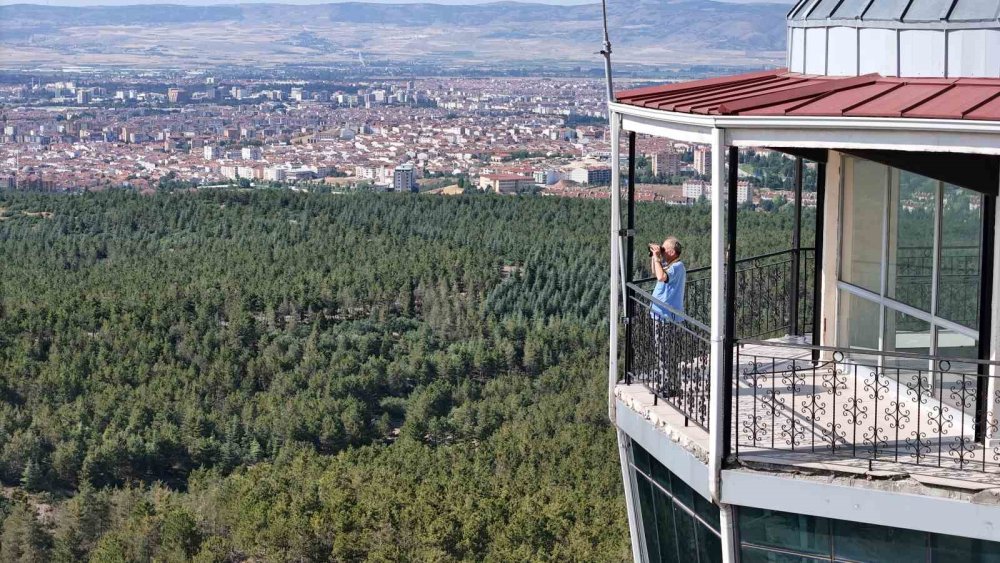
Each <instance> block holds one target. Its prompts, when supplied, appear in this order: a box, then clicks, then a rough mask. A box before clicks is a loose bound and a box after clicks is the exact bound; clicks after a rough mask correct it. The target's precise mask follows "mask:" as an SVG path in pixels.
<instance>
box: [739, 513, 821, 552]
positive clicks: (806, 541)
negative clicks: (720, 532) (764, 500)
mask: <svg viewBox="0 0 1000 563" xmlns="http://www.w3.org/2000/svg"><path fill="white" fill-rule="evenodd" d="M739 526H740V539H741V540H742V541H743V542H745V543H752V544H756V545H762V546H768V547H777V548H781V549H789V550H793V551H798V552H802V553H809V554H816V555H825V556H829V555H830V521H829V520H827V519H826V518H817V517H814V516H804V515H801V514H792V513H789V512H778V511H776V510H762V509H759V508H745V507H741V508H740V509H739ZM765 561H766V559H765Z"/></svg>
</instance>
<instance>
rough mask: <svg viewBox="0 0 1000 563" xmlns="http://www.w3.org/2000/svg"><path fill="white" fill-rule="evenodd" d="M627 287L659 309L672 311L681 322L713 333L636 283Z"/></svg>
mask: <svg viewBox="0 0 1000 563" xmlns="http://www.w3.org/2000/svg"><path fill="white" fill-rule="evenodd" d="M625 286H626V287H628V288H629V289H631V290H632V291H634V292H635V293H636V294H638V295H641V296H642V297H644V298H646V299H647V300H648V301H649V302H650V303H652V304H654V305H656V306H657V307H662V308H664V309H666V310H667V311H670V312H671V313H672V314H673V315H675V316H677V317H680V318H681V320H682V321H684V322H685V323H689V324H691V325H693V326H695V327H697V328H700V329H701V330H703V331H705V332H711V329H710V328H708V325H706V324H704V323H702V322H699V321H696V320H695V319H692V318H691V317H689V316H687V315H685V314H684V313H683V312H681V311H678V310H677V309H675V308H673V307H671V306H670V305H667V304H666V303H664V302H663V301H660V300H659V299H657V298H655V297H653V295H652V294H651V293H649V292H648V291H646V290H644V289H642V288H641V287H639V286H637V285H636V284H635V283H634V282H629V283H626V284H625ZM678 324H680V323H678ZM696 336H697V335H696Z"/></svg>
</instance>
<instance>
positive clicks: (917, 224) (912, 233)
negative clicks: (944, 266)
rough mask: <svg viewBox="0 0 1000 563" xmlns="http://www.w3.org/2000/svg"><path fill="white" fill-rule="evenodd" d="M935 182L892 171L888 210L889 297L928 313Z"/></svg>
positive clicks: (911, 174)
mask: <svg viewBox="0 0 1000 563" xmlns="http://www.w3.org/2000/svg"><path fill="white" fill-rule="evenodd" d="M937 186H938V182H937V180H932V179H930V178H928V177H926V176H921V175H919V174H914V173H912V172H906V171H904V170H897V169H893V171H892V188H891V191H890V204H891V207H890V208H889V212H890V214H889V255H888V272H887V274H888V280H887V283H886V291H887V295H888V296H889V297H892V298H893V299H896V300H897V301H901V302H903V303H906V304H907V305H910V306H911V307H916V308H918V309H921V310H924V311H930V310H931V285H932V282H933V279H934V276H933V270H934V223H935V217H934V215H935V210H936V207H937V205H936V199H937Z"/></svg>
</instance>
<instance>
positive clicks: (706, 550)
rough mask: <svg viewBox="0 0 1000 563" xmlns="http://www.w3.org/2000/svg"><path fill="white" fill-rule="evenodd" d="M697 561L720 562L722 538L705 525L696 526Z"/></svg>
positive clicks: (706, 562)
mask: <svg viewBox="0 0 1000 563" xmlns="http://www.w3.org/2000/svg"><path fill="white" fill-rule="evenodd" d="M698 561H699V563H722V540H721V539H720V538H719V536H717V535H715V534H713V533H712V532H711V531H709V530H708V529H707V528H705V526H698Z"/></svg>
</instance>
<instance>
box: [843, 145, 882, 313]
mask: <svg viewBox="0 0 1000 563" xmlns="http://www.w3.org/2000/svg"><path fill="white" fill-rule="evenodd" d="M849 162H850V163H851V164H852V166H853V174H851V176H850V179H851V180H852V181H851V182H850V183H849V184H848V185H847V186H846V189H845V190H844V223H843V225H844V226H843V232H842V233H841V234H842V239H841V249H842V253H843V255H842V257H841V258H842V259H841V269H842V271H841V279H843V280H844V281H846V282H848V283H851V284H854V285H856V286H859V287H863V288H865V289H867V290H870V291H874V292H876V293H881V292H882V284H881V277H882V269H881V264H882V223H883V219H884V217H885V192H886V188H887V186H888V174H889V169H888V167H886V166H883V165H881V164H877V163H874V162H871V161H868V160H861V159H857V158H854V159H849Z"/></svg>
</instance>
